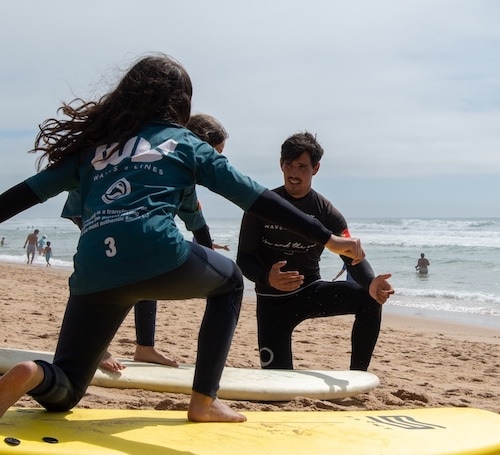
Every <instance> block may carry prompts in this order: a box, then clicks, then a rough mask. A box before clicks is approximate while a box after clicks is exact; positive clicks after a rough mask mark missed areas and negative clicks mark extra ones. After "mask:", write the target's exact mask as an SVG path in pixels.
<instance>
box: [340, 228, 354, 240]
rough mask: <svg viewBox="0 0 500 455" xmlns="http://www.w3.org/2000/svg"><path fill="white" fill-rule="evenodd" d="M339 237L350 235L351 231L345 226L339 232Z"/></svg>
mask: <svg viewBox="0 0 500 455" xmlns="http://www.w3.org/2000/svg"><path fill="white" fill-rule="evenodd" d="M340 236H341V237H349V238H350V237H351V233H350V232H349V229H347V228H345V229H344V230H343V231H342V234H340Z"/></svg>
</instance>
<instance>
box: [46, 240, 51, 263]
mask: <svg viewBox="0 0 500 455" xmlns="http://www.w3.org/2000/svg"><path fill="white" fill-rule="evenodd" d="M44 253H45V260H46V261H47V267H50V258H51V257H52V247H51V246H50V242H47V245H46V246H45V249H44Z"/></svg>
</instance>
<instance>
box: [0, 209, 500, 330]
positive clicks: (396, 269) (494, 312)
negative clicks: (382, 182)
mask: <svg viewBox="0 0 500 455" xmlns="http://www.w3.org/2000/svg"><path fill="white" fill-rule="evenodd" d="M180 224H182V223H180ZM209 224H210V231H211V233H212V237H213V239H214V241H215V242H216V243H219V244H227V245H228V246H229V248H230V251H228V252H226V251H224V250H218V251H219V252H221V254H224V255H226V256H228V257H230V258H231V259H235V257H236V250H237V243H238V235H239V226H240V219H239V218H220V219H210V220H209ZM180 228H181V230H183V226H181V225H180ZM349 228H350V232H351V235H352V236H355V237H359V238H360V239H361V240H362V243H363V246H364V249H365V252H366V255H367V258H368V260H369V261H370V264H371V265H372V267H373V269H374V270H375V273H376V274H380V273H391V274H392V278H391V280H390V281H391V283H392V285H393V286H394V288H395V291H396V294H395V295H394V296H393V297H391V299H390V300H389V301H388V303H386V305H385V310H384V311H388V312H392V313H398V314H404V315H410V316H422V317H432V318H437V319H441V320H447V321H451V322H461V323H465V324H475V325H481V326H484V327H488V328H495V329H496V328H498V329H499V330H500V218H485V219H476V218H475V219H409V218H390V219H352V220H350V222H349ZM34 229H39V231H40V235H42V234H44V235H46V236H47V239H48V240H50V241H51V242H52V247H53V252H54V257H53V258H52V259H51V263H52V264H53V266H56V267H66V268H71V267H72V257H73V254H74V253H75V250H76V245H77V243H78V236H79V230H78V228H77V227H76V226H74V225H73V224H72V223H71V222H69V221H67V220H63V219H19V220H18V219H14V220H9V221H6V222H4V223H2V224H1V225H0V237H4V238H5V245H4V246H3V247H1V248H0V261H2V262H15V263H25V262H26V256H25V250H24V249H23V244H24V241H25V239H26V236H27V235H28V234H29V233H31V232H32V231H33V230H34ZM183 232H184V234H185V236H186V238H188V239H191V238H192V236H191V234H190V233H189V232H186V231H185V230H183ZM420 253H425V256H426V257H427V258H428V259H429V261H430V264H431V265H430V267H429V274H428V275H427V276H425V277H421V276H419V275H418V274H417V273H416V272H415V265H416V263H417V259H418V258H419V257H420ZM35 262H36V264H35V265H39V266H45V260H44V258H43V257H42V256H40V257H38V256H37V257H36V259H35ZM341 266H342V262H341V260H340V258H339V257H338V256H336V255H333V254H331V253H329V252H327V251H326V252H325V253H324V254H323V257H322V261H321V270H322V277H323V278H324V279H331V278H333V277H334V276H335V275H336V274H337V272H338V271H339V270H340V268H341ZM245 286H246V293H247V295H253V284H252V283H251V282H248V281H246V282H245ZM499 333H500V332H499Z"/></svg>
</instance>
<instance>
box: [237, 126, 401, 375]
mask: <svg viewBox="0 0 500 455" xmlns="http://www.w3.org/2000/svg"><path fill="white" fill-rule="evenodd" d="M322 155H323V149H322V147H321V145H320V144H319V143H318V142H317V141H316V138H315V137H314V136H313V135H311V134H310V133H308V132H305V133H298V134H295V135H293V136H290V137H289V138H288V139H286V140H285V142H284V143H283V145H282V147H281V159H280V164H281V169H282V171H283V176H284V186H281V187H279V188H276V189H275V190H274V191H275V192H276V193H278V194H279V195H280V196H282V197H283V198H285V199H286V200H288V201H289V202H291V203H292V204H293V205H295V206H296V207H297V208H298V209H300V210H302V211H303V212H305V213H306V214H307V215H309V216H311V217H313V218H316V219H318V220H319V221H320V222H321V223H322V224H323V225H324V226H325V227H326V228H327V229H330V231H331V232H332V233H333V234H336V235H339V236H344V237H350V235H349V230H348V227H347V223H346V220H345V219H344V217H343V216H342V214H341V213H340V212H339V211H338V210H337V209H336V208H335V207H334V206H333V205H332V204H331V202H330V201H328V200H327V199H326V198H325V197H323V196H322V195H321V194H319V193H317V192H316V191H314V190H313V189H312V187H311V183H312V177H313V176H314V175H315V174H316V173H317V172H318V170H319V166H320V164H319V162H320V159H321V157H322ZM323 249H324V248H323V246H321V245H318V244H315V243H311V242H308V241H307V240H305V239H304V238H303V237H301V236H299V235H296V234H293V233H292V232H289V231H287V230H285V229H283V228H282V227H281V226H279V225H277V224H272V223H268V222H266V221H264V220H263V219H261V218H259V217H258V216H255V215H253V214H250V213H245V215H244V217H243V220H242V224H241V231H240V239H239V247H238V256H237V263H238V265H239V266H240V268H241V270H242V272H243V274H244V275H245V276H246V277H247V278H248V279H249V280H251V281H253V282H254V283H255V291H256V294H257V324H258V340H259V352H260V361H261V366H262V368H275V369H276V368H277V369H293V361H292V332H293V330H294V329H295V327H296V326H297V325H298V324H299V323H300V322H302V321H304V320H306V319H311V318H317V317H325V316H336V315H342V314H354V315H355V321H354V326H353V330H352V335H351V336H352V338H351V346H352V352H351V363H350V369H351V370H363V371H366V370H367V369H368V365H369V363H370V360H371V357H372V353H373V350H374V348H375V344H376V342H377V338H378V334H379V331H380V321H381V315H382V304H383V303H385V301H386V300H387V299H388V298H389V296H390V295H391V294H393V293H394V290H393V288H392V286H391V285H390V283H389V282H388V281H387V280H388V278H390V276H391V275H390V274H385V275H379V276H377V277H375V274H374V273H373V270H372V268H371V266H370V264H369V263H368V261H367V260H366V259H364V260H362V261H361V262H359V263H354V262H353V261H352V260H351V259H349V258H347V257H344V256H341V258H342V260H343V261H344V263H345V264H346V267H347V271H348V272H349V274H350V275H351V277H352V278H353V279H354V280H355V281H354V282H352V281H323V280H321V276H320V268H319V260H320V256H321V254H322V252H323Z"/></svg>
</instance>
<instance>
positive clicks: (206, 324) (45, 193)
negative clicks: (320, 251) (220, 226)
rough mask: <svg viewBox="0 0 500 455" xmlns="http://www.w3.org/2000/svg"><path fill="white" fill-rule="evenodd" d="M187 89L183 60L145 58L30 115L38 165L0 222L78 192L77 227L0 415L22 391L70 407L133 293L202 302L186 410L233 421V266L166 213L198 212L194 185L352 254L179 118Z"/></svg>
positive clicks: (54, 406)
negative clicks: (54, 306)
mask: <svg viewBox="0 0 500 455" xmlns="http://www.w3.org/2000/svg"><path fill="white" fill-rule="evenodd" d="M191 96H192V86H191V80H190V78H189V75H188V73H187V72H186V71H185V69H184V68H183V67H182V66H181V65H180V64H179V63H178V62H177V61H175V60H174V59H172V58H171V57H169V56H166V55H163V54H160V55H152V56H147V57H145V58H142V59H141V60H139V61H138V62H137V63H136V64H134V65H133V66H132V67H131V69H130V70H129V71H128V72H127V73H126V74H125V75H124V77H123V78H122V80H121V81H120V82H119V84H118V86H117V87H116V88H115V89H114V90H112V91H111V92H109V93H108V94H106V95H104V96H103V97H102V98H101V99H99V100H98V101H95V102H94V101H89V102H86V101H83V100H81V99H77V100H75V101H73V102H72V103H69V104H63V106H62V107H61V112H62V114H64V118H63V119H54V118H53V119H49V120H47V121H46V122H44V123H43V124H42V125H41V128H40V133H39V134H38V136H37V138H36V141H35V147H34V149H33V150H32V151H36V152H42V156H41V159H40V160H39V162H38V165H39V170H40V172H38V173H37V174H35V175H34V176H32V177H30V178H28V179H27V180H25V181H24V182H22V183H20V184H18V185H16V186H14V187H12V188H10V189H9V190H7V191H6V192H5V193H3V194H2V195H0V222H2V221H4V220H6V219H8V218H10V217H12V216H14V215H16V214H17V213H19V212H21V211H23V210H26V209H27V208H29V207H31V206H33V205H35V204H37V203H41V202H44V201H46V200H47V199H49V198H51V197H53V196H55V195H57V194H59V193H61V192H63V191H73V190H77V191H79V192H80V195H81V207H80V213H81V214H82V230H81V235H80V238H79V242H78V247H77V252H76V254H75V256H74V271H73V273H72V275H71V277H70V280H69V287H70V295H69V300H68V304H67V307H66V313H65V316H64V320H63V323H62V326H61V331H60V334H59V340H58V344H57V348H56V352H55V356H54V361H53V363H48V362H45V361H42V360H36V361H34V362H32V361H28V362H22V363H19V364H17V365H15V366H14V367H13V368H12V369H10V370H9V371H8V372H7V373H5V374H4V375H3V376H2V377H1V378H0V416H1V415H3V414H4V413H5V411H6V410H7V409H8V408H9V407H10V406H12V405H13V404H14V403H15V402H16V401H17V400H18V399H19V398H20V397H21V396H22V395H24V394H26V393H28V394H29V395H30V396H32V397H33V398H34V399H35V400H36V401H37V402H38V403H40V404H41V405H42V406H43V407H45V408H46V409H47V410H49V411H67V410H69V409H71V408H72V407H74V406H75V405H76V404H78V402H79V401H80V399H81V398H82V396H83V394H84V393H85V391H86V389H87V387H88V385H89V383H90V381H91V379H92V377H93V375H94V372H95V370H96V368H97V366H98V364H99V361H100V359H101V357H102V355H103V354H104V352H105V351H106V348H107V346H108V345H109V343H110V341H111V340H112V338H113V336H114V334H115V333H116V331H117V329H118V327H119V326H120V324H121V323H122V321H123V319H124V318H125V316H126V315H127V313H128V312H129V310H130V309H131V308H132V307H133V305H134V304H135V303H136V302H138V301H140V300H146V299H148V300H179V299H191V298H206V299H207V305H206V310H205V314H204V317H203V321H202V324H201V327H200V331H199V338H198V352H197V358H196V368H195V374H194V379H193V392H192V395H191V400H190V404H189V408H188V418H189V419H190V420H192V421H219V422H241V421H244V420H246V418H245V416H243V415H242V414H240V413H238V412H236V411H234V410H233V409H231V408H230V407H228V406H227V405H225V404H224V403H222V402H221V401H220V400H219V399H218V398H217V390H218V388H219V380H220V377H221V374H222V371H223V368H224V364H225V361H226V358H227V354H228V351H229V348H230V345H231V340H232V336H233V332H234V329H235V326H236V323H237V321H238V317H239V311H240V306H241V300H242V295H243V279H242V275H241V272H240V270H239V268H238V266H236V264H235V263H234V262H233V261H231V260H230V259H228V258H226V257H224V256H223V255H220V254H218V253H216V252H215V251H213V250H212V249H210V248H206V247H203V246H201V245H198V244H196V243H192V242H189V241H187V240H185V239H184V237H183V236H182V234H181V233H180V231H179V230H178V228H177V226H176V224H175V221H174V217H175V216H176V215H177V214H178V213H179V212H181V211H185V212H188V211H189V210H191V211H192V212H193V211H196V210H197V209H198V206H197V205H195V204H197V203H198V202H197V200H196V196H195V195H196V192H195V186H196V184H201V185H204V186H206V187H207V188H209V189H210V190H212V191H214V192H217V193H219V194H221V195H222V196H223V197H225V198H227V199H229V200H231V201H232V202H234V203H235V204H237V205H238V206H240V207H241V208H242V209H243V210H247V211H249V212H251V213H255V214H257V215H259V216H261V217H263V218H265V219H268V220H269V221H270V222H274V223H276V224H280V225H281V226H284V227H285V228H286V229H290V230H292V231H293V232H297V233H299V234H302V235H304V236H305V237H306V238H307V239H309V240H311V241H314V242H317V243H321V244H322V245H325V246H326V247H327V248H328V249H330V250H332V251H333V252H336V253H342V254H345V255H347V256H349V257H352V258H354V259H358V260H360V259H362V258H363V256H364V252H363V249H362V247H361V244H360V243H359V241H358V240H355V239H344V238H339V237H336V236H333V235H332V234H331V232H330V231H329V230H327V229H325V228H324V227H323V226H322V225H321V224H320V223H319V222H317V221H315V220H313V219H311V218H309V217H307V216H305V215H303V214H302V212H300V211H299V210H297V209H295V208H294V207H292V206H291V205H289V204H288V203H287V202H285V201H284V200H283V199H281V198H280V197H279V196H277V195H275V194H274V193H273V192H271V191H269V190H267V189H266V188H264V187H263V186H262V185H260V184H258V183H257V182H255V181H254V180H252V179H251V178H249V177H247V176H245V175H243V174H241V173H240V172H239V171H237V170H236V169H235V168H234V167H232V166H231V165H230V164H229V162H228V160H227V158H225V157H224V155H221V154H219V153H217V151H216V150H215V149H214V148H213V147H211V146H210V145H209V144H207V143H206V142H203V141H202V140H200V139H199V138H198V137H196V136H195V135H194V134H193V133H192V132H190V131H189V130H188V129H187V128H185V125H186V124H187V122H188V120H189V117H190V110H191ZM45 161H46V162H47V164H46V165H45V167H43V163H44V162H45ZM200 228H201V226H200ZM131 244H135V245H137V248H130V247H129V246H130V245H131Z"/></svg>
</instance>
